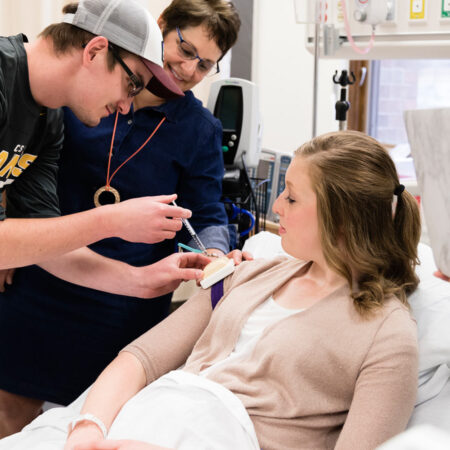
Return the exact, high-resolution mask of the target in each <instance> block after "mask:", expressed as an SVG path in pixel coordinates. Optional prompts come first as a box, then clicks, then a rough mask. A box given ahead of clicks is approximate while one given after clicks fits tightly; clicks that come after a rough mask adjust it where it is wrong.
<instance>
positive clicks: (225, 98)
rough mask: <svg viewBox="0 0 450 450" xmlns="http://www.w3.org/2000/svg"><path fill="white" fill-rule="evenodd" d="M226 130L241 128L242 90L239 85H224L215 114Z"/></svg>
mask: <svg viewBox="0 0 450 450" xmlns="http://www.w3.org/2000/svg"><path fill="white" fill-rule="evenodd" d="M214 115H215V116H216V117H218V118H219V119H220V121H221V122H222V127H223V129H224V130H240V128H241V127H240V122H241V120H242V90H241V88H240V87H239V86H223V87H222V88H221V92H220V94H219V99H218V102H217V106H216V111H215V114H214Z"/></svg>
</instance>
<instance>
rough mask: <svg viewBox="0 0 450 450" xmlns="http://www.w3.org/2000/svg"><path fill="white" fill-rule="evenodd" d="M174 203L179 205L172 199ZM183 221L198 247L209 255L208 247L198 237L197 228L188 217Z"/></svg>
mask: <svg viewBox="0 0 450 450" xmlns="http://www.w3.org/2000/svg"><path fill="white" fill-rule="evenodd" d="M172 205H174V206H178V205H177V204H176V203H175V200H173V201H172ZM181 221H182V222H183V225H184V226H185V227H186V229H187V230H188V232H189V234H190V235H191V237H192V239H193V240H194V242H195V243H196V244H197V247H198V248H199V249H200V250H201V252H202V253H204V254H205V255H208V252H207V251H206V247H205V246H204V245H203V243H202V241H201V240H200V238H199V237H198V235H197V233H196V232H195V230H194V229H193V228H192V225H191V224H190V223H189V221H188V220H187V219H181Z"/></svg>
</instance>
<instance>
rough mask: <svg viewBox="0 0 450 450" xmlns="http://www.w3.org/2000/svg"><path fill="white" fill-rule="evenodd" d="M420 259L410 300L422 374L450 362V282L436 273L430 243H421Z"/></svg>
mask: <svg viewBox="0 0 450 450" xmlns="http://www.w3.org/2000/svg"><path fill="white" fill-rule="evenodd" d="M419 259H420V261H421V264H420V266H418V267H417V269H416V272H417V275H418V276H419V278H420V284H419V286H418V288H417V289H416V291H415V292H414V293H413V294H411V295H410V296H409V299H408V300H409V303H410V305H411V308H412V312H413V314H414V317H415V318H416V320H417V330H418V337H419V374H421V373H424V372H426V371H428V370H430V369H432V368H434V367H438V366H440V365H441V364H448V365H450V283H449V282H447V281H444V280H441V279H439V278H437V277H435V276H434V275H433V272H434V271H435V270H436V265H435V263H434V259H433V252H432V250H431V248H430V247H429V246H428V245H425V244H419Z"/></svg>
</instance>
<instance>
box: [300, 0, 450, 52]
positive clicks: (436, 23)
mask: <svg viewBox="0 0 450 450" xmlns="http://www.w3.org/2000/svg"><path fill="white" fill-rule="evenodd" d="M294 3H295V5H296V13H297V11H300V10H301V7H300V3H302V4H303V8H305V2H304V0H294ZM306 5H307V8H306V10H307V11H308V12H307V13H305V15H304V19H305V20H302V18H301V14H298V13H297V14H296V20H297V22H299V23H308V25H307V27H306V28H307V37H306V46H307V48H308V50H310V51H311V52H313V51H314V31H315V24H316V23H320V28H321V32H320V56H321V57H327V58H338V59H388V58H435V59H438V58H449V57H450V0H345V3H344V1H343V0H317V1H316V0H308V2H306ZM324 12H326V14H325V13H324ZM345 18H347V22H348V26H347V27H346V25H345ZM373 26H374V27H375V28H374V45H373V48H372V49H371V50H370V51H369V52H368V53H366V54H361V53H357V52H356V51H355V50H354V49H353V48H352V46H351V45H350V42H349V38H348V33H347V30H349V31H350V35H351V36H352V37H353V40H354V43H355V45H356V46H358V47H359V48H361V49H364V48H365V47H367V46H368V44H369V41H370V38H371V35H372V30H373ZM324 44H325V45H324Z"/></svg>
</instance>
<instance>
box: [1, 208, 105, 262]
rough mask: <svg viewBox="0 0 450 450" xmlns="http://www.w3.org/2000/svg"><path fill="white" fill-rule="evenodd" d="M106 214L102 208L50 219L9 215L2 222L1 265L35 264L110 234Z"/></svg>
mask: <svg viewBox="0 0 450 450" xmlns="http://www.w3.org/2000/svg"><path fill="white" fill-rule="evenodd" d="M105 212H107V211H105ZM105 217H106V214H104V211H100V208H99V209H94V210H90V211H86V212H83V213H78V214H72V215H69V216H63V217H54V218H48V219H6V220H4V221H3V222H0V242H1V243H2V245H1V246H0V269H6V268H13V267H22V266H26V265H29V264H33V263H36V262H38V261H42V260H45V259H49V258H53V257H56V256H59V255H61V254H63V253H67V252H70V251H72V250H74V249H77V248H80V247H83V246H85V245H88V244H91V243H93V242H95V241H98V240H100V239H103V238H106V237H109V236H110V234H111V233H110V232H109V228H108V224H107V220H105Z"/></svg>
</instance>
